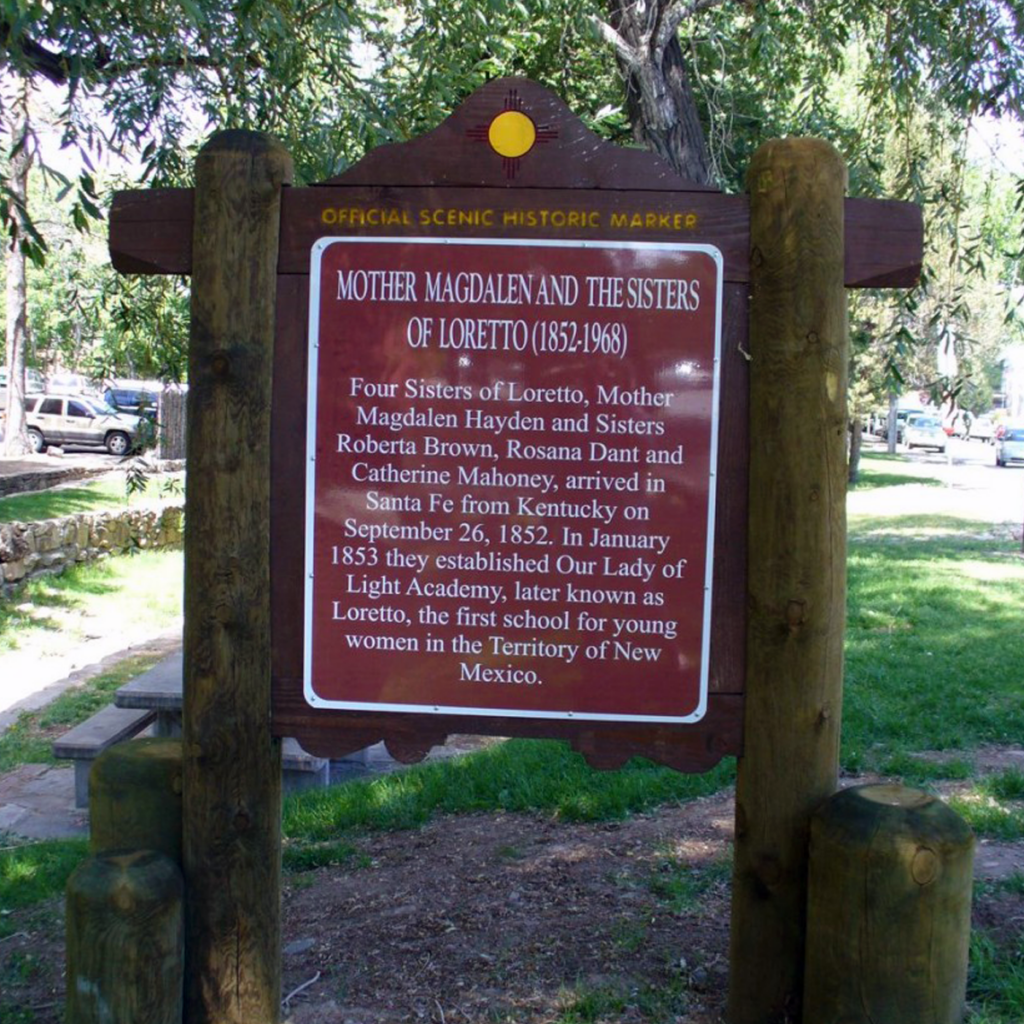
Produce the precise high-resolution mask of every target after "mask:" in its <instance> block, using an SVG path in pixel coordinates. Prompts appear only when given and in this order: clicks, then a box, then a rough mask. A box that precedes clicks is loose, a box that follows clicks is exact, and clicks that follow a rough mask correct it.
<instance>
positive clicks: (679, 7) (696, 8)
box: [654, 0, 726, 53]
mask: <svg viewBox="0 0 1024 1024" xmlns="http://www.w3.org/2000/svg"><path fill="white" fill-rule="evenodd" d="M725 2H726V0H691V2H690V3H679V2H676V3H672V4H670V5H669V6H668V7H667V8H666V10H665V13H664V14H663V15H662V18H661V25H660V26H659V27H658V33H657V35H656V36H655V38H654V52H655V53H661V52H663V51H664V49H665V47H666V46H668V42H669V40H670V39H671V38H672V37H673V36H674V35H675V34H676V32H678V31H679V26H680V25H681V24H682V23H683V22H684V21H685V20H686V19H687V18H692V17H693V16H694V15H695V14H700V12H701V11H707V10H710V9H711V8H712V7H720V6H721V5H722V4H724V3H725Z"/></svg>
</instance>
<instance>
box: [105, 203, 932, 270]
mask: <svg viewBox="0 0 1024 1024" xmlns="http://www.w3.org/2000/svg"><path fill="white" fill-rule="evenodd" d="M282 201H283V204H284V212H283V215H282V224H281V235H282V238H281V258H280V262H279V264H278V270H279V271H280V272H281V273H283V274H308V273H309V253H310V248H311V246H312V244H313V242H314V241H315V240H316V239H317V238H321V237H323V236H325V235H339V234H355V235H359V234H363V235H375V234H377V235H379V234H387V235H394V234H421V235H431V234H436V235H451V236H453V237H457V236H459V235H482V234H487V233H490V234H491V235H494V236H499V237H508V238H529V237H531V236H532V237H550V235H551V231H550V229H549V230H547V231H546V232H545V231H544V230H542V229H541V228H538V227H529V226H517V225H516V224H514V223H512V224H506V223H504V214H505V213H506V212H510V211H514V210H516V209H526V208H531V209H569V208H571V209H575V210H577V211H579V210H586V211H589V212H592V213H597V214H598V215H599V216H600V222H599V226H598V227H594V228H587V229H572V228H566V229H562V230H560V231H559V232H558V237H561V238H611V239H623V240H626V239H629V238H636V237H637V231H636V229H634V228H628V227H626V228H621V227H617V226H615V224H614V223H613V222H612V216H611V215H612V214H613V213H615V214H617V215H620V214H623V213H626V214H628V215H629V216H630V217H632V215H633V214H640V215H641V216H642V217H646V216H647V215H648V214H650V215H653V216H655V217H657V216H659V215H661V216H664V215H666V214H668V215H671V216H672V217H673V218H674V217H675V215H676V214H680V215H681V216H683V217H685V216H686V215H687V214H691V213H692V214H694V215H695V216H696V218H697V220H696V224H695V226H694V227H693V228H691V229H687V228H683V229H682V230H680V229H677V228H675V227H674V226H673V227H670V228H664V227H663V228H661V229H658V228H657V227H655V228H654V230H653V231H652V232H650V233H646V232H645V234H644V237H655V238H659V237H660V238H661V240H663V241H669V240H671V241H685V242H709V243H711V244H713V245H717V246H718V247H719V248H720V249H721V250H722V251H723V253H724V254H725V257H726V260H725V264H726V266H725V274H726V280H727V281H731V282H745V281H748V280H749V278H750V266H749V251H750V231H749V201H748V198H747V197H746V196H723V195H719V194H718V193H715V192H678V193H674V192H656V191H636V192H629V193H618V192H599V191H590V192H586V191H564V190H556V189H530V190H528V191H523V192H519V191H517V190H515V189H505V190H501V191H497V190H493V189H490V190H471V189H454V188H440V187H435V186H430V187H423V188H399V187H383V186H373V185H367V186H351V187H337V188H327V187H322V186H314V187H311V188H292V189H286V190H285V193H284V197H283V200H282ZM355 208H362V209H365V210H369V209H374V210H380V209H384V210H399V211H402V210H405V211H408V212H409V213H410V215H411V216H416V217H418V213H417V211H419V210H421V209H426V210H458V209H490V210H493V211H495V212H496V214H497V215H498V220H497V226H496V227H494V226H492V227H490V228H487V227H486V226H484V227H482V228H479V229H467V228H465V227H463V228H460V227H458V226H457V225H456V226H452V225H438V224H429V225H427V226H423V225H420V224H419V223H418V222H417V221H416V220H414V221H413V222H412V223H411V224H409V225H390V226H384V227H382V226H380V225H377V224H372V223H366V224H363V225H359V224H346V225H339V224H337V223H333V224H328V223H325V222H324V220H323V212H324V210H327V209H355ZM844 209H845V212H846V231H847V237H846V243H845V253H844V258H843V264H844V283H845V285H846V287H847V288H910V287H912V286H913V285H915V284H917V282H918V279H919V278H920V276H921V253H922V246H923V238H924V225H923V222H922V219H921V209H920V207H919V206H916V205H915V204H914V203H905V202H898V201H895V200H881V199H847V200H845V203H844ZM616 223H617V222H616ZM674 223H675V221H674V219H673V221H672V224H673V225H674ZM110 258H111V261H112V262H113V265H114V267H115V269H117V270H119V271H121V272H122V273H126V274H189V273H191V272H192V202H191V190H190V189H154V190H139V191H132V192H118V193H117V194H116V196H115V198H114V203H113V205H112V207H111V210H110Z"/></svg>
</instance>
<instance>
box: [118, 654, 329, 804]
mask: <svg viewBox="0 0 1024 1024" xmlns="http://www.w3.org/2000/svg"><path fill="white" fill-rule="evenodd" d="M184 672H185V656H184V653H183V652H182V651H178V652H177V653H176V654H171V655H169V656H168V657H166V658H164V660H163V661H161V662H158V663H157V664H156V665H154V666H153V667H152V668H151V669H150V670H149V671H148V672H143V673H142V675H141V676H136V677H135V678H134V679H133V680H132V681H131V682H130V683H125V684H124V686H122V687H121V688H120V689H119V690H117V691H116V692H115V693H114V705H115V706H116V707H119V708H136V709H139V710H142V709H145V710H147V711H153V712H155V713H156V719H155V721H154V723H153V732H154V734H155V735H157V736H180V735H181V707H182V701H183V684H182V680H183V678H184ZM281 761H282V767H283V773H284V774H283V778H284V785H285V790H286V791H287V792H292V791H294V790H296V789H306V788H308V787H310V786H326V785H327V784H328V783H329V782H330V777H331V762H330V761H329V760H328V759H327V758H325V757H314V756H313V755H312V754H308V753H306V751H305V750H303V749H302V747H300V746H299V744H298V741H297V740H294V739H291V738H287V739H284V740H282V743H281Z"/></svg>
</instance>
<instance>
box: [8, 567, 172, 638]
mask: <svg viewBox="0 0 1024 1024" xmlns="http://www.w3.org/2000/svg"><path fill="white" fill-rule="evenodd" d="M182 566H183V560H182V553H181V552H180V551H140V552H138V553H137V554H134V555H124V556H122V557H120V558H107V559H105V560H103V561H102V562H93V563H91V564H89V565H81V566H75V567H73V568H71V569H68V570H66V571H65V572H63V573H61V574H60V575H59V576H38V577H35V578H34V579H31V580H29V581H28V582H27V583H26V584H25V585H24V586H23V587H21V588H19V589H18V591H17V592H16V594H15V595H14V597H12V598H10V599H9V600H7V601H0V657H2V656H3V655H4V654H5V653H7V652H10V651H14V650H18V649H19V648H20V649H24V650H32V649H35V648H38V649H39V651H40V654H47V653H54V652H56V651H58V650H61V649H68V648H70V647H72V646H74V645H75V644H77V643H80V642H81V641H82V640H83V639H85V637H87V636H89V635H92V634H94V633H95V634H99V635H105V634H108V633H109V632H110V623H112V622H114V623H118V624H119V626H120V627H121V628H122V629H123V630H125V631H127V630H129V629H134V628H136V627H147V628H149V629H151V635H155V634H157V633H160V632H162V631H164V630H166V629H169V628H170V627H171V626H172V625H173V624H174V622H175V621H176V620H177V618H178V616H179V615H180V614H181V588H182V572H183V569H182Z"/></svg>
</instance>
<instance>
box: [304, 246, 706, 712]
mask: <svg viewBox="0 0 1024 1024" xmlns="http://www.w3.org/2000/svg"><path fill="white" fill-rule="evenodd" d="M366 244H383V245H388V244H403V245H413V246H419V245H423V246H437V245H440V246H453V247H455V246H469V247H473V246H479V247H494V248H505V249H510V248H518V249H531V250H537V249H552V250H567V249H578V250H590V251H595V250H598V251H616V250H625V251H638V252H658V253H696V254H701V255H704V256H707V257H709V258H710V259H711V261H712V263H713V265H714V268H715V273H714V287H715V291H714V298H713V302H714V310H713V314H712V315H713V318H714V319H713V326H712V331H713V337H712V339H711V361H712V379H711V398H710V405H711V416H710V423H709V460H708V476H709V478H708V480H707V483H706V487H707V503H706V509H705V511H704V516H705V518H703V519H702V522H703V523H704V524H705V528H704V551H703V557H704V573H703V604H702V607H701V609H700V622H701V634H700V672H699V676H698V686H697V697H696V704H695V706H694V707H693V708H692V710H690V711H689V712H688V713H681V714H675V715H669V714H661V715H655V714H637V713H628V712H626V711H622V712H615V713H608V712H598V711H588V710H582V709H581V710H555V709H553V708H549V709H546V710H533V709H522V708H514V707H512V708H508V707H473V706H469V705H449V704H434V703H395V702H388V701H367V700H363V701H359V700H343V699H334V700H331V699H327V698H324V697H321V696H320V695H319V694H318V693H317V692H316V689H315V686H314V683H313V678H312V672H313V653H314V647H315V643H314V616H313V605H314V599H315V574H314V553H315V507H316V499H317V488H316V484H317V461H316V454H317V430H318V407H317V391H318V387H319V383H320V382H319V347H320V312H321V284H322V272H321V264H322V259H323V256H324V253H325V252H326V251H327V250H328V249H329V248H330V247H331V246H334V245H353V246H358V245H366ZM723 287H724V259H723V256H722V253H721V251H720V250H719V249H718V248H717V247H716V246H714V245H710V244H708V243H693V242H665V241H656V242H655V241H643V242H640V241H624V240H606V239H530V240H524V239H509V238H487V237H477V238H459V237H451V236H443V237H431V236H411V237H410V236H394V235H390V236H388V235H344V236H325V237H323V238H320V239H318V240H317V242H316V243H315V244H314V245H313V248H312V253H311V259H310V301H309V346H308V369H307V381H308V384H307V399H306V401H307V422H306V482H305V483H306V505H305V512H306V519H305V561H304V565H305V601H304V625H303V694H304V696H305V699H306V701H307V702H308V703H309V705H310V706H311V707H313V708H317V709H331V710H338V711H367V712H394V713H403V714H425V715H439V714H440V715H456V716H473V717H488V716H494V717H499V718H525V719H540V720H543V719H558V720H566V721H581V722H633V723H659V724H665V725H688V724H692V723H696V722H699V721H700V720H701V719H702V718H703V717H704V715H705V713H706V711H707V701H708V678H709V672H710V653H711V610H712V594H713V579H714V550H715V544H714V539H715V506H716V488H715V483H716V477H717V460H718V424H719V400H720V393H721V372H720V364H721V340H722V295H723ZM626 358H628V356H627V357H626ZM600 669H601V664H600V663H598V664H594V665H593V666H592V667H591V671H592V672H595V673H596V672H599V671H600ZM506 692H507V691H506Z"/></svg>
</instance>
